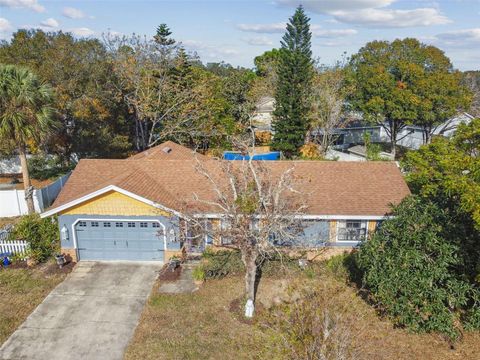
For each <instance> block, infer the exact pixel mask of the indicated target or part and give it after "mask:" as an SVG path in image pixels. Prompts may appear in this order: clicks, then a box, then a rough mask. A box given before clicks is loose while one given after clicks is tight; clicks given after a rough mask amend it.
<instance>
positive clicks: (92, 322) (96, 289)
mask: <svg viewBox="0 0 480 360" xmlns="http://www.w3.org/2000/svg"><path fill="white" fill-rule="evenodd" d="M160 268H161V265H160V264H154V263H124V262H122V263H120V262H118V263H116V262H110V263H106V262H80V263H79V264H77V266H76V267H75V269H74V270H73V272H72V273H71V274H70V275H69V276H68V277H67V278H66V279H65V280H64V281H63V283H61V284H60V285H58V286H57V287H56V288H55V289H54V290H53V291H52V292H51V293H50V294H49V295H48V296H47V297H46V298H45V300H44V301H43V302H42V303H41V304H40V305H39V306H38V307H37V308H36V309H35V311H34V312H33V313H32V314H31V315H30V316H29V317H28V318H27V320H25V322H24V323H23V324H22V325H21V326H20V327H19V328H18V329H17V330H16V331H15V332H14V333H13V334H12V336H10V338H9V339H8V340H7V341H6V342H5V343H4V344H3V346H2V347H1V348H0V359H2V360H3V359H15V360H19V359H37V360H43V359H46V360H53V359H63V360H64V359H102V360H107V359H122V358H123V354H124V351H125V348H126V346H127V345H128V343H129V341H130V338H131V337H132V335H133V332H134V330H135V327H136V326H137V324H138V319H139V317H140V313H141V312H142V309H143V306H144V304H145V301H146V299H147V297H148V295H149V294H150V291H151V288H152V285H153V284H154V282H155V279H156V276H157V272H158V270H160Z"/></svg>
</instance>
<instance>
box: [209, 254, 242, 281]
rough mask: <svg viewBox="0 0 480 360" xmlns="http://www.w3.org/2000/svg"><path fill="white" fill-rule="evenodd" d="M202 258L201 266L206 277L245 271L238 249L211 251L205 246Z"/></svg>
mask: <svg viewBox="0 0 480 360" xmlns="http://www.w3.org/2000/svg"><path fill="white" fill-rule="evenodd" d="M202 258H203V264H202V268H203V271H204V272H205V278H206V279H220V278H223V277H225V276H227V275H235V274H239V273H243V272H244V271H245V266H244V265H243V262H242V257H241V254H240V251H238V250H220V251H212V250H209V249H208V248H207V250H205V252H204V253H203V255H202Z"/></svg>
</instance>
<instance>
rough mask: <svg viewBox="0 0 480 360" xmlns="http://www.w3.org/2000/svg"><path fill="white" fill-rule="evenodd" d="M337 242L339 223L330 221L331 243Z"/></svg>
mask: <svg viewBox="0 0 480 360" xmlns="http://www.w3.org/2000/svg"><path fill="white" fill-rule="evenodd" d="M336 241H337V222H336V221H335V220H331V221H330V242H336Z"/></svg>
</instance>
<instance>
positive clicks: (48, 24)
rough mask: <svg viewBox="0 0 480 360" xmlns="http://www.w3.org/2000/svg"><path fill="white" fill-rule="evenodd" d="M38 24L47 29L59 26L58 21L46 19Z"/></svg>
mask: <svg viewBox="0 0 480 360" xmlns="http://www.w3.org/2000/svg"><path fill="white" fill-rule="evenodd" d="M40 24H41V25H42V26H45V27H47V28H57V27H58V26H59V25H60V24H59V23H58V21H57V20H55V19H54V18H48V19H47V20H43V21H42V22H40Z"/></svg>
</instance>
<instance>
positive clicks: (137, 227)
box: [74, 219, 166, 261]
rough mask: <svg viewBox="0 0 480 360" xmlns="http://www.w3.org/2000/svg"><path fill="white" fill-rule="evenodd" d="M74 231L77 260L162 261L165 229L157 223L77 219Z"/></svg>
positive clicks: (149, 221) (150, 221) (129, 220)
mask: <svg viewBox="0 0 480 360" xmlns="http://www.w3.org/2000/svg"><path fill="white" fill-rule="evenodd" d="M74 228H75V238H76V243H77V249H78V258H79V260H129V261H163V260H164V251H165V242H166V240H165V228H164V226H163V224H162V223H160V222H159V221H152V220H131V219H127V220H125V219H123V220H115V219H113V220H112V219H90V220H89V219H81V220H78V221H77V222H76V224H75V225H74Z"/></svg>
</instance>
